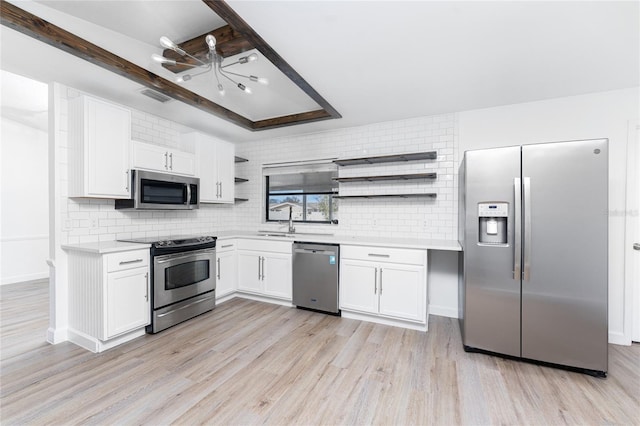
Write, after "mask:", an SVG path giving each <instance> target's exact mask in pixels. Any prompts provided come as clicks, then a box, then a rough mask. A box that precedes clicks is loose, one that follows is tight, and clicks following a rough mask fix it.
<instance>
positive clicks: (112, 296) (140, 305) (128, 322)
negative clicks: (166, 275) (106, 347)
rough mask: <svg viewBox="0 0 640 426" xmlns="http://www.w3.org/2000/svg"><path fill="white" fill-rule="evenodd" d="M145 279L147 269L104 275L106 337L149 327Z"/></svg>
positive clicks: (147, 295)
mask: <svg viewBox="0 0 640 426" xmlns="http://www.w3.org/2000/svg"><path fill="white" fill-rule="evenodd" d="M148 280H149V270H148V269H147V268H135V269H129V270H126V271H117V272H110V273H108V274H107V300H106V302H107V303H106V314H107V318H106V322H107V330H106V338H111V337H114V336H117V335H119V334H122V333H126V332H128V331H131V330H135V329H136V328H140V327H144V326H146V325H147V324H149V313H150V310H149V284H148Z"/></svg>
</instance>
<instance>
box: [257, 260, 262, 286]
mask: <svg viewBox="0 0 640 426" xmlns="http://www.w3.org/2000/svg"><path fill="white" fill-rule="evenodd" d="M260 262H262V256H258V281H260V280H261V279H262V266H261V263H260Z"/></svg>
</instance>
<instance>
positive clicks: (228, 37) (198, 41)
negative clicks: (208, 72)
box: [162, 25, 253, 73]
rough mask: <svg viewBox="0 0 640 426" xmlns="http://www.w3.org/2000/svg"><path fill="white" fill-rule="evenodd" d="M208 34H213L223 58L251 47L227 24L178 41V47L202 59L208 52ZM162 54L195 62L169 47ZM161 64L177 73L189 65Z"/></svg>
mask: <svg viewBox="0 0 640 426" xmlns="http://www.w3.org/2000/svg"><path fill="white" fill-rule="evenodd" d="M209 34H211V35H213V36H214V37H215V38H216V51H217V52H218V54H219V55H220V56H222V57H223V58H226V57H228V56H234V55H238V54H240V53H243V52H246V51H247V50H251V49H253V46H252V45H251V43H250V42H249V41H248V40H247V39H246V38H244V37H243V36H242V34H240V33H238V32H237V31H235V30H234V29H233V28H231V27H230V26H229V25H225V26H224V27H220V28H217V29H215V30H212V31H209V32H207V33H204V34H202V35H199V36H197V37H194V38H192V39H191V40H187V41H185V42H183V43H180V44H179V45H178V47H179V48H180V49H182V50H184V51H185V52H188V53H189V54H191V55H193V56H195V57H196V58H198V59H201V60H203V61H204V60H205V59H206V56H207V54H208V53H209V46H208V45H207V42H206V41H205V37H206V36H207V35H209ZM162 56H164V57H165V58H168V59H175V60H177V61H181V62H186V63H195V61H193V60H192V59H190V58H188V57H187V58H183V57H182V56H180V55H179V54H177V53H176V52H174V51H173V50H171V49H165V50H164V51H163V52H162ZM162 66H163V67H165V68H166V69H168V70H169V71H171V72H175V73H179V72H182V71H185V70H187V69H189V67H185V66H184V65H168V64H163V65H162Z"/></svg>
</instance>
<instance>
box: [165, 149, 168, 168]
mask: <svg viewBox="0 0 640 426" xmlns="http://www.w3.org/2000/svg"><path fill="white" fill-rule="evenodd" d="M164 169H165V170H168V169H169V152H167V151H165V153H164Z"/></svg>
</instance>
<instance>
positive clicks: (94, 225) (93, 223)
mask: <svg viewBox="0 0 640 426" xmlns="http://www.w3.org/2000/svg"><path fill="white" fill-rule="evenodd" d="M90 226H91V229H96V228H97V227H98V219H91V221H90Z"/></svg>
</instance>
